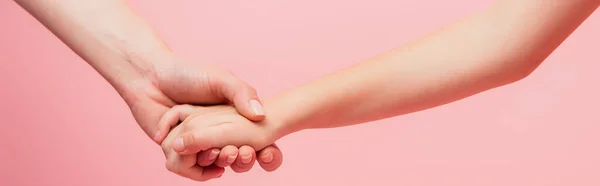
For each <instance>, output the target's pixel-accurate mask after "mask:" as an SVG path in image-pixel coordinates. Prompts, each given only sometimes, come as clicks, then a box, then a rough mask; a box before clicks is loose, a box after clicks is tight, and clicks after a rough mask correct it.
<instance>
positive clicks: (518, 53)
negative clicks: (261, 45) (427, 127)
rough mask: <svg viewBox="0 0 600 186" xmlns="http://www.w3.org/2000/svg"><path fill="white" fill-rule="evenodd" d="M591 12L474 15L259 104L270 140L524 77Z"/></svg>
mask: <svg viewBox="0 0 600 186" xmlns="http://www.w3.org/2000/svg"><path fill="white" fill-rule="evenodd" d="M598 5H599V1H597V0H596V1H591V0H587V1H585V0H573V1H563V0H535V1H534V0H531V1H521V0H505V1H498V2H497V3H496V4H495V5H493V6H492V7H490V8H489V9H488V10H486V11H485V12H482V13H478V14H475V15H472V16H470V17H468V18H466V19H464V20H462V21H459V22H457V23H455V24H452V25H450V26H448V27H445V28H443V29H441V30H439V31H437V32H434V33H432V34H430V35H428V36H426V37H424V38H422V39H420V40H417V41H414V42H412V43H409V44H407V45H405V46H403V47H400V48H397V49H394V50H392V51H390V52H387V53H384V54H382V55H379V56H377V57H375V58H372V59H370V60H368V61H366V62H364V63H361V64H359V65H356V66H353V67H351V68H348V69H345V70H342V71H340V72H337V73H335V74H332V75H329V76H326V77H323V78H320V79H317V80H315V81H312V82H309V83H307V84H304V85H302V86H299V87H297V88H294V89H292V90H289V91H286V92H284V93H282V94H279V95H277V96H275V97H273V98H271V99H270V100H267V101H266V102H265V110H266V112H267V113H266V114H267V115H268V116H269V117H268V118H267V120H271V121H275V123H277V124H281V126H278V127H276V131H277V133H278V135H279V136H278V137H281V136H283V135H285V134H288V133H291V132H294V131H298V130H302V129H308V128H327V127H340V126H347V125H353V124H358V123H364V122H368V121H373V120H378V119H383V118H387V117H392V116H397V115H401V114H406V113H411V112H416V111H420V110H423V109H427V108H432V107H435V106H439V105H443V104H446V103H450V102H453V101H456V100H460V99H462V98H465V97H468V96H471V95H474V94H477V93H480V92H483V91H485V90H489V89H492V88H495V87H499V86H502V85H505V84H508V83H511V82H514V81H517V80H519V79H521V78H524V77H526V76H527V75H528V74H529V73H531V72H532V71H533V70H534V69H535V68H536V67H537V66H538V65H539V64H540V63H541V62H542V61H543V60H544V59H545V58H546V57H547V56H548V55H550V53H551V52H552V51H553V50H554V49H556V48H557V47H558V45H560V43H561V42H562V41H564V40H565V39H566V38H567V37H568V36H569V35H570V34H571V33H572V32H573V31H574V30H575V29H576V28H577V27H578V26H579V25H580V24H581V23H582V22H583V21H584V20H585V19H586V18H587V17H588V16H589V15H590V14H591V13H592V12H593V11H594V10H595V9H596V8H597V7H598Z"/></svg>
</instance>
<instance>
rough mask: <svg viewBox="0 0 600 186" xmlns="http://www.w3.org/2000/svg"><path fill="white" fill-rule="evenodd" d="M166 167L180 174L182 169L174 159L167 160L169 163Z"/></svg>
mask: <svg viewBox="0 0 600 186" xmlns="http://www.w3.org/2000/svg"><path fill="white" fill-rule="evenodd" d="M165 167H166V168H167V170H169V171H171V172H173V173H176V174H179V173H180V171H181V169H179V167H178V166H177V165H175V164H174V163H173V162H172V161H167V163H165Z"/></svg>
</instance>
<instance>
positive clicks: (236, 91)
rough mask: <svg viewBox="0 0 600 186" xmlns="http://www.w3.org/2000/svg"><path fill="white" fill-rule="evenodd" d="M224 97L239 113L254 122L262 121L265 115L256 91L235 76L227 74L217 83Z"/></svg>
mask: <svg viewBox="0 0 600 186" xmlns="http://www.w3.org/2000/svg"><path fill="white" fill-rule="evenodd" d="M217 83H218V84H219V85H218V86H217V87H219V88H220V89H219V90H221V92H220V93H221V94H223V97H225V98H227V100H229V101H230V102H232V103H233V105H234V106H235V108H236V109H237V110H238V112H239V113H240V114H241V115H243V116H244V117H246V118H248V119H249V120H252V121H262V120H263V119H265V113H264V109H263V106H262V103H261V102H260V100H259V99H258V94H257V93H256V90H255V89H254V88H253V87H252V86H250V85H248V84H247V83H246V82H244V81H242V80H241V79H239V78H237V77H236V76H235V75H233V74H229V73H227V74H226V75H224V76H222V78H221V79H220V81H217Z"/></svg>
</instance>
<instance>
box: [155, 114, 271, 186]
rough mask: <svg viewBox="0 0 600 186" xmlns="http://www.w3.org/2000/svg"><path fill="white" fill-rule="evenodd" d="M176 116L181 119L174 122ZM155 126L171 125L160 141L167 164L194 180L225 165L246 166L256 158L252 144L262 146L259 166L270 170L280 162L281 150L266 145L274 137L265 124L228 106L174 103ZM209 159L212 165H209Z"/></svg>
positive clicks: (218, 171) (207, 176) (238, 168)
mask: <svg viewBox="0 0 600 186" xmlns="http://www.w3.org/2000/svg"><path fill="white" fill-rule="evenodd" d="M179 120H184V121H183V122H182V123H181V124H180V125H177V124H178V122H179ZM175 125H177V126H175ZM159 126H160V127H161V128H162V129H161V130H168V128H169V127H172V126H175V128H173V130H172V131H171V132H170V133H169V135H168V136H167V137H166V139H165V140H164V141H163V142H162V145H161V146H162V147H163V151H164V152H165V156H166V157H167V168H168V169H169V170H170V171H172V172H175V173H177V174H180V175H182V176H184V177H188V178H192V179H194V180H199V181H205V180H208V179H211V178H216V177H220V176H221V174H222V173H223V171H224V169H223V167H227V166H231V168H232V170H234V171H235V172H246V171H248V170H250V169H251V168H252V166H253V164H254V160H255V158H256V154H255V150H254V148H252V147H255V148H256V149H263V148H264V149H263V150H261V152H260V156H259V157H258V161H259V164H260V165H261V167H263V169H265V170H267V171H273V170H275V169H277V168H278V167H279V166H280V165H281V162H282V154H281V151H280V150H279V149H277V147H276V146H274V144H273V145H270V144H272V143H273V141H274V140H272V139H271V136H273V135H272V134H270V133H269V129H268V128H267V126H265V125H262V124H257V123H253V122H251V121H249V120H247V119H246V118H244V117H243V116H241V115H239V114H238V112H237V111H236V110H235V108H234V107H231V106H212V107H193V106H189V105H180V106H176V107H173V108H172V109H171V110H170V111H168V112H167V113H166V114H165V115H164V116H163V118H162V119H161V122H160V123H159ZM165 128H166V129H165ZM176 139H182V140H183V141H178V140H176ZM181 142H183V143H181ZM180 144H184V146H178V145H180ZM215 147H216V148H215ZM237 147H240V148H239V150H238V148H237ZM265 147H266V148H265ZM218 148H222V149H221V150H219V149H218ZM174 149H176V151H177V152H176V151H174ZM178 153H179V154H178ZM213 163H214V165H216V166H214V165H212V166H211V164H213Z"/></svg>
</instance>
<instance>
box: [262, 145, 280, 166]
mask: <svg viewBox="0 0 600 186" xmlns="http://www.w3.org/2000/svg"><path fill="white" fill-rule="evenodd" d="M281 163H283V153H282V152H281V150H280V149H279V147H277V145H275V144H273V145H271V146H268V147H266V148H264V149H263V150H261V151H260V152H259V153H258V164H260V166H261V167H262V168H263V169H264V170H265V171H267V172H272V171H275V170H277V168H279V167H280V166H281Z"/></svg>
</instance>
